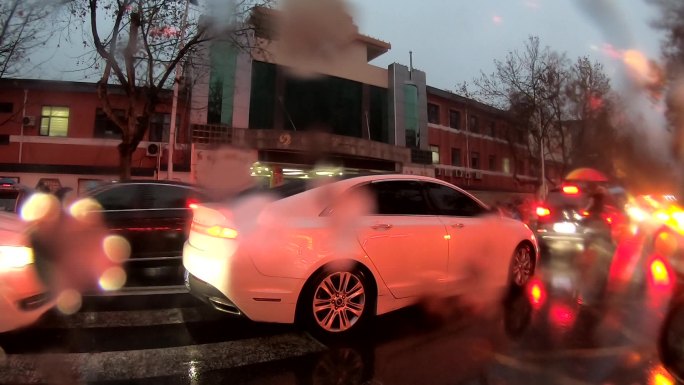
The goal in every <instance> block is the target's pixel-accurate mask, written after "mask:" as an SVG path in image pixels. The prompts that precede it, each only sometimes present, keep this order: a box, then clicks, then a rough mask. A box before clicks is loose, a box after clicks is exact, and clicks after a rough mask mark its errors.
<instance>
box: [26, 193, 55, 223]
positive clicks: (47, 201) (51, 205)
mask: <svg viewBox="0 0 684 385" xmlns="http://www.w3.org/2000/svg"><path fill="white" fill-rule="evenodd" d="M59 211H60V203H59V200H58V199H57V197H56V196H54V195H51V194H44V193H36V194H33V195H31V196H30V197H29V198H28V200H26V203H24V205H23V206H22V207H21V218H22V219H23V220H25V221H27V222H35V221H41V220H46V219H51V218H55V217H56V216H57V215H59Z"/></svg>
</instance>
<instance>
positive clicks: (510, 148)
mask: <svg viewBox="0 0 684 385" xmlns="http://www.w3.org/2000/svg"><path fill="white" fill-rule="evenodd" d="M426 108H427V115H428V132H429V136H428V138H429V145H430V151H431V152H432V162H433V164H434V166H435V176H436V177H437V178H439V179H443V180H445V181H448V182H451V183H453V184H456V185H459V186H462V187H464V188H467V189H471V190H499V191H512V192H533V191H534V190H535V188H536V185H537V180H538V178H537V177H536V176H533V172H532V171H533V166H534V165H532V164H530V162H529V160H528V158H529V156H526V152H527V148H526V145H525V141H526V140H527V138H526V137H525V135H524V133H523V132H522V131H519V130H516V129H515V128H514V127H513V126H512V125H511V124H510V118H509V117H508V115H507V112H506V111H502V110H499V109H496V108H493V107H491V106H488V105H486V104H482V103H479V102H477V101H475V100H472V99H468V98H465V97H463V96H460V95H457V94H454V93H452V92H449V91H444V90H440V89H437V88H434V87H427V107H426Z"/></svg>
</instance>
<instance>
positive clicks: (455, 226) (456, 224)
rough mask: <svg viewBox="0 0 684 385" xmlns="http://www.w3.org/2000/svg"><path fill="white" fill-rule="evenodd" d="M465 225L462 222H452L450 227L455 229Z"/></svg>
mask: <svg viewBox="0 0 684 385" xmlns="http://www.w3.org/2000/svg"><path fill="white" fill-rule="evenodd" d="M464 226H465V225H464V224H463V223H454V224H453V225H451V227H453V228H455V229H462V228H463V227H464Z"/></svg>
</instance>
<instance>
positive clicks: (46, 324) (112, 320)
mask: <svg viewBox="0 0 684 385" xmlns="http://www.w3.org/2000/svg"><path fill="white" fill-rule="evenodd" d="M218 316H219V314H217V317H218ZM202 320H204V318H203V315H202V314H201V312H200V311H199V310H198V309H196V308H186V309H178V308H173V309H156V310H127V311H92V312H80V313H76V314H72V315H70V316H61V315H59V314H56V313H50V314H47V315H46V316H45V317H44V318H43V319H41V321H40V322H38V323H37V324H36V325H35V326H34V327H35V328H39V329H55V328H60V329H84V328H103V327H134V326H151V325H174V324H182V323H185V322H198V321H202Z"/></svg>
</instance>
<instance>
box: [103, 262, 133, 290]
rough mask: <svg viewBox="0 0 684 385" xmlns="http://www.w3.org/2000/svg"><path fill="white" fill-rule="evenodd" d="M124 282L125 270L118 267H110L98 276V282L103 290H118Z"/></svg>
mask: <svg viewBox="0 0 684 385" xmlns="http://www.w3.org/2000/svg"><path fill="white" fill-rule="evenodd" d="M125 283H126V272H125V271H124V270H123V269H122V268H120V267H118V266H115V267H110V268H109V269H107V270H105V272H104V273H102V276H101V277H100V280H99V284H100V287H101V288H102V289H103V290H107V291H112V290H119V289H121V288H122V287H123V285H124V284H125Z"/></svg>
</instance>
